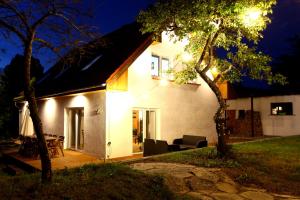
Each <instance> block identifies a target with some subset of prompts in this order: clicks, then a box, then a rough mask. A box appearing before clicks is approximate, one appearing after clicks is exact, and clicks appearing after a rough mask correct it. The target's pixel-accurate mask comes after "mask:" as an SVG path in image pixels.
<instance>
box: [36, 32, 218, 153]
mask: <svg viewBox="0 0 300 200" xmlns="http://www.w3.org/2000/svg"><path fill="white" fill-rule="evenodd" d="M183 50H184V44H182V43H177V44H174V43H173V42H170V41H168V40H167V39H166V37H165V36H164V37H163V41H162V43H153V44H152V45H150V46H149V47H148V48H147V49H146V50H145V51H144V52H143V53H142V54H141V55H140V56H139V57H138V58H137V59H136V60H135V61H134V62H133V63H132V64H131V65H130V66H129V68H128V69H127V71H126V72H125V73H128V78H127V90H126V91H117V90H116V91H114V90H111V89H108V90H102V91H95V92H89V93H82V94H75V95H68V96H60V97H54V98H47V99H41V100H39V113H40V117H41V119H42V122H43V126H44V132H45V133H50V134H56V135H64V136H65V144H64V145H65V148H68V147H70V146H72V144H71V143H72V142H70V141H71V138H70V137H73V136H70V134H69V132H70V130H71V129H74V130H75V132H78V133H79V135H80V133H81V132H82V134H83V135H84V144H81V143H80V144H77V143H76V145H75V146H74V145H73V146H74V148H75V149H79V150H81V151H83V152H85V153H88V154H92V155H96V156H97V157H99V158H115V157H123V156H130V155H132V154H133V111H134V110H138V111H139V112H140V113H141V115H140V117H142V116H143V117H145V116H147V118H151V121H153V122H154V123H152V125H151V127H150V128H151V133H152V134H153V135H152V136H151V137H152V138H154V139H161V140H167V142H168V143H169V144H171V143H172V141H173V139H175V138H181V137H182V135H183V134H194V135H201V136H206V137H207V140H208V142H209V143H215V142H216V131H215V125H214V121H213V116H214V113H215V112H216V109H217V100H216V97H215V95H214V94H213V92H212V91H211V90H210V89H209V87H208V86H207V84H206V83H205V82H204V81H202V79H201V80H198V82H197V84H194V83H193V84H186V85H178V84H175V83H174V82H173V81H169V80H165V79H160V78H157V77H156V78H153V77H152V76H151V58H152V55H155V56H159V57H160V58H165V59H168V61H169V64H170V66H173V67H175V68H180V67H181V66H180V64H179V63H178V62H177V61H176V60H177V59H176V57H177V56H178V54H181V53H183ZM72 113H73V114H72ZM74 113H75V114H74ZM145 121H146V120H144V123H145ZM72 124H77V125H76V126H75V128H74V127H73V125H72ZM76 127H77V129H78V127H81V128H80V130H76ZM82 127H83V128H82ZM148 128H149V127H148ZM150 128H149V129H150ZM75 135H76V134H75ZM145 137H146V136H144V138H145ZM73 139H74V138H73ZM75 140H76V141H77V140H80V141H82V138H81V136H76V138H75Z"/></svg>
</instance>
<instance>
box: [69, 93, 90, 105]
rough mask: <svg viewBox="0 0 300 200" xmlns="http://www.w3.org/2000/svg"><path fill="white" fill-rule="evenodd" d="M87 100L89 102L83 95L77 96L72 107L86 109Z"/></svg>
mask: <svg viewBox="0 0 300 200" xmlns="http://www.w3.org/2000/svg"><path fill="white" fill-rule="evenodd" d="M86 100H87V99H86V97H85V96H83V95H78V96H75V97H74V98H73V99H72V102H71V106H72V107H84V106H85V104H86Z"/></svg>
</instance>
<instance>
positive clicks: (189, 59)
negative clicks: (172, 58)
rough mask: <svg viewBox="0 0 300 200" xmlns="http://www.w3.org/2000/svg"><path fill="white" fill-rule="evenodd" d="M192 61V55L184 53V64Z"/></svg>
mask: <svg viewBox="0 0 300 200" xmlns="http://www.w3.org/2000/svg"><path fill="white" fill-rule="evenodd" d="M192 59H193V56H192V54H190V53H188V52H184V53H183V54H182V60H183V61H184V62H190V61H191V60H192Z"/></svg>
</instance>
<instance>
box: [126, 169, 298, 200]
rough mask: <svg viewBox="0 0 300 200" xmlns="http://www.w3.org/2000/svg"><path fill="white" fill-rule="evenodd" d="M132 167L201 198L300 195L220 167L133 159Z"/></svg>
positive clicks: (283, 199)
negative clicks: (253, 184) (243, 179)
mask: <svg viewBox="0 0 300 200" xmlns="http://www.w3.org/2000/svg"><path fill="white" fill-rule="evenodd" d="M130 166H131V167H132V168H133V169H137V170H141V171H143V172H145V173H150V174H160V175H162V176H164V177H165V180H166V184H167V185H168V186H169V188H170V189H171V190H172V191H174V192H175V193H177V194H179V195H184V194H185V195H188V196H190V197H192V198H193V199H202V200H300V197H295V196H289V195H279V194H273V193H268V192H267V191H266V190H264V189H258V188H249V187H244V186H241V185H239V184H238V183H235V182H234V181H233V180H232V179H231V178H229V177H228V176H227V175H226V174H225V173H223V172H222V171H221V170H220V169H214V168H202V167H196V166H193V165H183V164H174V163H134V164H131V165H130Z"/></svg>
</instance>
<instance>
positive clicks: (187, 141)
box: [173, 135, 207, 150]
mask: <svg viewBox="0 0 300 200" xmlns="http://www.w3.org/2000/svg"><path fill="white" fill-rule="evenodd" d="M173 144H177V145H179V147H180V150H186V149H194V148H201V147H207V140H206V137H204V136H196V135H183V137H182V138H178V139H175V140H174V141H173Z"/></svg>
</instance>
